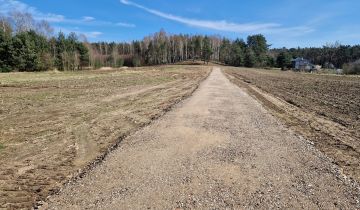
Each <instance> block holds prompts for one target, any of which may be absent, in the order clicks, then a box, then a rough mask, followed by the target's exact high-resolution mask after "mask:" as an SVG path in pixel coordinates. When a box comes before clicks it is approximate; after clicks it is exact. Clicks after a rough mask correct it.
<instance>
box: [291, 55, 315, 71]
mask: <svg viewBox="0 0 360 210" xmlns="http://www.w3.org/2000/svg"><path fill="white" fill-rule="evenodd" d="M291 63H292V68H293V69H294V70H296V71H312V70H313V69H314V68H315V66H314V65H313V64H312V63H311V62H310V61H309V60H307V59H304V58H295V59H292V60H291Z"/></svg>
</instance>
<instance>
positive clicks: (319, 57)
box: [269, 42, 360, 69]
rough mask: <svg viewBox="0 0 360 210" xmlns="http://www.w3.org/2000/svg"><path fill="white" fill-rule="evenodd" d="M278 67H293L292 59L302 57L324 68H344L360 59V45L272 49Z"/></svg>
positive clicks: (337, 44) (270, 52)
mask: <svg viewBox="0 0 360 210" xmlns="http://www.w3.org/2000/svg"><path fill="white" fill-rule="evenodd" d="M269 54H272V56H273V57H276V58H277V66H278V67H289V66H291V59H293V58H297V57H302V58H306V59H308V60H309V61H311V62H312V63H313V64H316V65H320V66H322V67H323V68H329V69H332V68H343V67H345V66H346V65H349V64H352V63H354V62H356V61H357V60H359V59H360V45H354V46H350V45H342V44H340V43H338V42H335V43H334V44H326V45H324V46H323V47H309V48H290V49H287V48H281V49H271V50H270V51H269Z"/></svg>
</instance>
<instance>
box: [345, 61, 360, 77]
mask: <svg viewBox="0 0 360 210" xmlns="http://www.w3.org/2000/svg"><path fill="white" fill-rule="evenodd" d="M343 69H344V74H360V59H359V60H357V61H355V62H353V63H347V64H344V66H343Z"/></svg>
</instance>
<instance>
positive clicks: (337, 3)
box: [0, 0, 360, 47]
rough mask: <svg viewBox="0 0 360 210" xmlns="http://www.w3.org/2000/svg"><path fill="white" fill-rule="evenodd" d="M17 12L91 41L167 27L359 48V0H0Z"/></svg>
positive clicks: (2, 7)
mask: <svg viewBox="0 0 360 210" xmlns="http://www.w3.org/2000/svg"><path fill="white" fill-rule="evenodd" d="M14 9H16V10H19V11H27V12H29V13H31V14H32V15H33V16H34V18H35V19H45V20H47V21H49V22H50V23H51V25H52V26H53V28H54V29H55V31H59V30H61V31H63V32H65V33H68V32H70V31H74V32H76V33H82V34H85V35H86V36H87V37H88V39H89V40H90V41H131V40H134V39H142V38H143V37H144V36H147V35H149V34H152V33H154V32H156V31H159V30H160V29H161V28H163V29H165V31H167V32H168V33H172V34H177V33H188V34H211V35H213V34H217V35H221V36H226V37H229V38H232V39H235V38H237V37H239V38H244V39H246V37H247V36H248V35H250V34H257V33H262V34H264V35H265V36H266V38H267V39H268V42H269V44H272V47H283V46H285V47H298V46H300V47H307V46H322V45H324V44H326V43H334V42H335V41H339V42H340V43H342V44H351V45H353V44H360V21H359V20H360V12H359V11H360V1H359V0H312V1H311V0H298V1H294V0H276V1H275V0H273V1H270V0H242V1H241V0H223V1H218V0H217V1H215V0H214V1H209V0H208V1H206V0H197V1H194V0H177V1H176V0H101V1H100V0H87V1H85V0H51V1H50V0H49V1H44V0H0V14H1V13H2V14H7V13H8V12H9V11H11V10H14Z"/></svg>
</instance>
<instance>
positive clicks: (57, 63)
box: [0, 12, 360, 74]
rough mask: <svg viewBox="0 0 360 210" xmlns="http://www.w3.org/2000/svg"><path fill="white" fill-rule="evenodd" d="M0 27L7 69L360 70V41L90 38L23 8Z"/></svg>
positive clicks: (1, 58)
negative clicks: (290, 43)
mask: <svg viewBox="0 0 360 210" xmlns="http://www.w3.org/2000/svg"><path fill="white" fill-rule="evenodd" d="M0 28H1V30H0V71H1V72H9V71H45V70H51V69H57V70H60V71H64V70H71V71H73V70H82V69H98V68H101V67H115V68H117V67H121V66H135V67H136V66H146V65H161V64H172V63H177V62H181V61H186V60H200V59H201V60H203V61H204V62H209V61H214V62H219V63H222V64H225V65H231V66H245V67H257V68H267V67H268V68H271V67H279V68H283V69H284V68H290V67H291V59H293V58H296V57H303V58H306V59H308V60H310V61H311V62H312V63H313V64H316V65H321V66H323V68H333V69H335V68H351V71H347V72H350V73H354V74H356V73H358V74H360V70H359V63H360V62H359V61H358V60H359V59H360V45H355V46H349V45H342V44H340V43H337V42H336V43H335V44H327V45H325V46H323V47H318V48H315V47H314V48H291V49H287V48H281V49H271V45H270V44H268V42H267V40H266V38H265V36H264V35H261V34H256V35H250V36H248V37H247V39H246V40H244V39H240V38H238V39H235V40H231V39H228V38H225V37H221V36H216V35H213V36H207V35H188V34H178V35H174V34H169V33H166V32H165V31H164V30H160V31H159V32H157V33H154V34H152V35H149V36H146V37H144V38H143V39H142V40H137V41H132V42H119V43H116V42H97V43H90V42H88V41H87V39H86V36H85V35H81V34H80V35H77V34H75V33H69V34H67V35H66V34H64V33H63V32H59V33H58V34H57V35H54V30H53V29H52V28H51V26H50V25H49V23H47V22H46V21H37V20H34V19H33V18H32V16H31V15H30V14H28V13H19V12H14V13H12V14H11V15H10V16H9V17H0Z"/></svg>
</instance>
